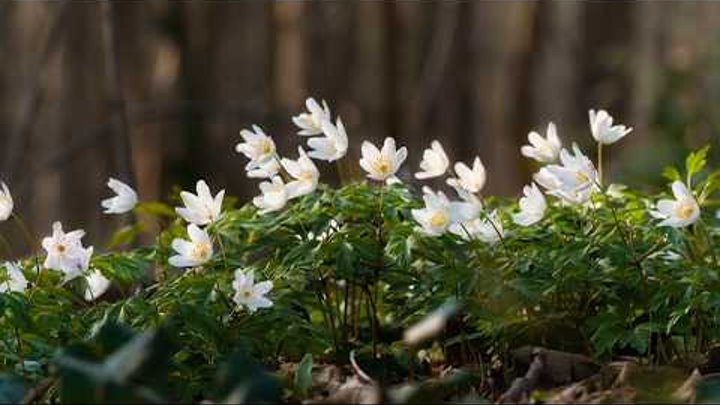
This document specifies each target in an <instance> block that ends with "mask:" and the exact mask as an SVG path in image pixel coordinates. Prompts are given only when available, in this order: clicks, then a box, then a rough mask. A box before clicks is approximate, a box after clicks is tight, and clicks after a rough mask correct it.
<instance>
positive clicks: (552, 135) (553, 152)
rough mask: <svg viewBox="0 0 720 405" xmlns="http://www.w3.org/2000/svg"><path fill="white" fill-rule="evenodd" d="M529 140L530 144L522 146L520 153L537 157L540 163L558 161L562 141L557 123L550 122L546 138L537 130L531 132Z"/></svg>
mask: <svg viewBox="0 0 720 405" xmlns="http://www.w3.org/2000/svg"><path fill="white" fill-rule="evenodd" d="M528 141H529V142H530V145H525V146H523V147H522V148H520V153H522V154H523V156H526V157H529V158H530V159H535V160H537V161H538V162H540V163H554V162H556V161H557V159H558V156H559V155H560V149H562V143H561V142H560V138H559V137H558V135H557V128H556V127H555V124H553V123H552V122H551V123H549V124H548V126H547V132H546V136H545V138H543V137H542V136H540V134H538V133H537V132H535V131H532V132H530V133H529V134H528Z"/></svg>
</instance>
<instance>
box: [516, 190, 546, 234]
mask: <svg viewBox="0 0 720 405" xmlns="http://www.w3.org/2000/svg"><path fill="white" fill-rule="evenodd" d="M523 194H524V196H523V197H522V198H520V202H519V205H520V212H518V213H517V214H515V215H513V222H515V223H516V224H518V225H521V226H530V225H533V224H535V223H537V222H539V221H540V220H541V219H543V216H545V210H546V209H547V202H546V201H545V196H544V195H543V193H542V192H541V191H540V189H538V186H537V185H536V184H535V183H532V184H530V185H529V186H525V187H524V188H523Z"/></svg>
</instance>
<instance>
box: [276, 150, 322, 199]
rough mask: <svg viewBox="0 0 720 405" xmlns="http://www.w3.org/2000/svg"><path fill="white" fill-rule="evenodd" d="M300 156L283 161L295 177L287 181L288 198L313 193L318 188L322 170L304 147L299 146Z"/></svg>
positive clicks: (286, 168) (284, 166)
mask: <svg viewBox="0 0 720 405" xmlns="http://www.w3.org/2000/svg"><path fill="white" fill-rule="evenodd" d="M298 153H299V154H300V157H298V159H297V160H291V159H285V158H283V159H282V161H281V163H282V166H283V168H285V171H287V172H288V174H289V175H290V176H291V177H292V178H293V180H292V181H290V182H289V183H287V185H286V186H285V190H286V191H287V198H288V199H293V198H297V197H301V196H304V195H307V194H310V193H312V192H313V191H315V189H317V186H318V179H319V178H320V171H319V170H318V168H317V166H315V163H313V161H312V159H310V158H309V157H308V155H307V153H305V150H303V148H302V147H298Z"/></svg>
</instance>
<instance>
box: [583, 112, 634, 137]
mask: <svg viewBox="0 0 720 405" xmlns="http://www.w3.org/2000/svg"><path fill="white" fill-rule="evenodd" d="M588 114H589V116H590V131H591V132H592V136H593V138H595V141H597V142H598V143H601V144H603V145H610V144H611V143H615V142H617V141H618V140H619V139H620V138H623V137H624V136H625V135H627V134H629V133H630V132H632V130H633V129H632V128H628V127H626V126H625V125H613V118H612V117H611V116H610V114H608V112H607V111H605V110H598V111H597V112H596V111H595V110H590V111H589V113H588Z"/></svg>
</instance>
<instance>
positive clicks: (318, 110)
mask: <svg viewBox="0 0 720 405" xmlns="http://www.w3.org/2000/svg"><path fill="white" fill-rule="evenodd" d="M322 104H323V106H322V107H320V105H319V104H318V103H317V101H315V99H314V98H312V97H309V98H308V99H307V100H305V106H306V107H307V110H308V112H306V113H301V114H299V115H297V116H295V117H293V118H292V120H293V122H294V123H295V125H297V126H298V128H300V131H298V135H302V136H313V135H320V134H321V133H323V128H322V123H323V121H329V120H330V119H331V116H330V107H328V105H327V103H326V102H325V100H323V101H322Z"/></svg>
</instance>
